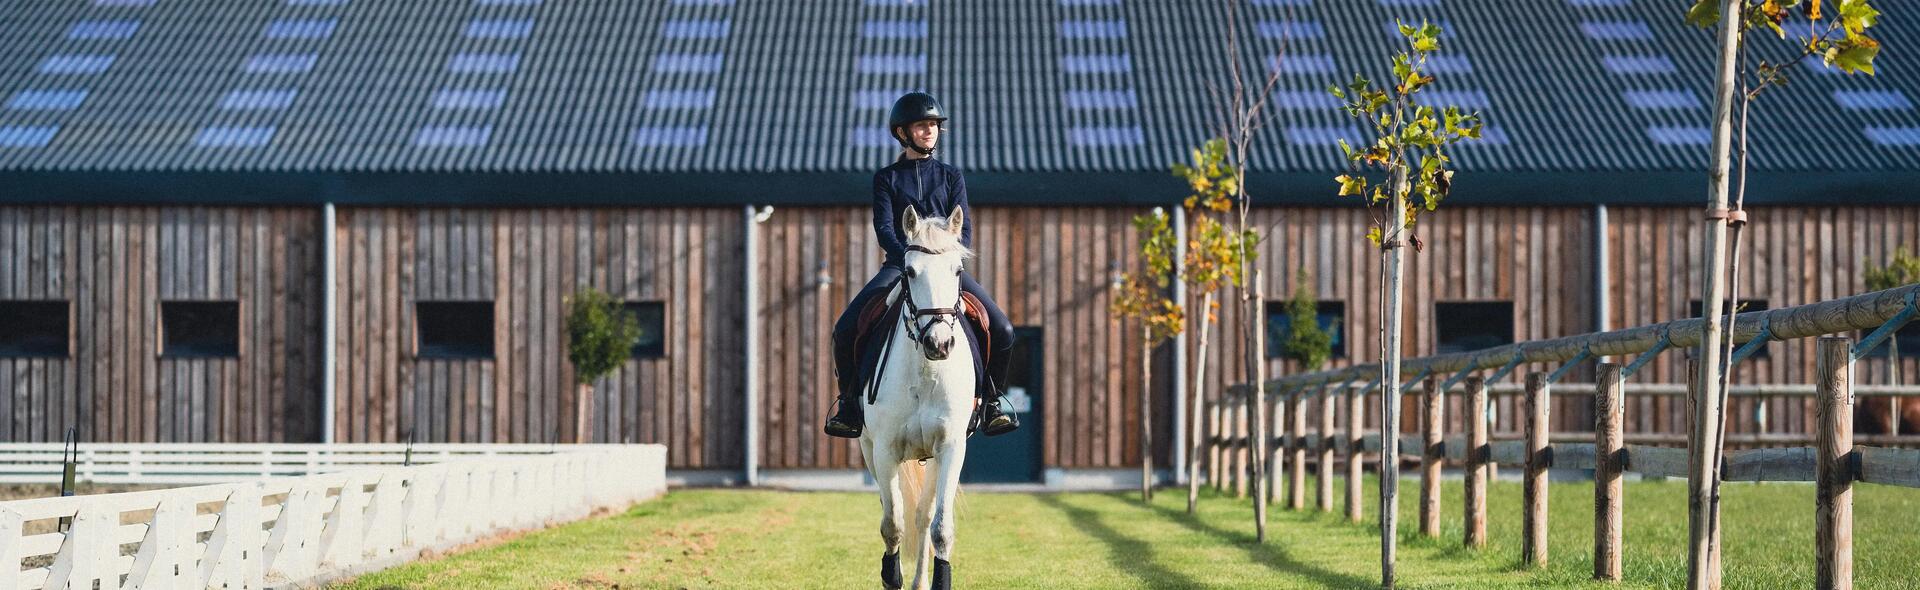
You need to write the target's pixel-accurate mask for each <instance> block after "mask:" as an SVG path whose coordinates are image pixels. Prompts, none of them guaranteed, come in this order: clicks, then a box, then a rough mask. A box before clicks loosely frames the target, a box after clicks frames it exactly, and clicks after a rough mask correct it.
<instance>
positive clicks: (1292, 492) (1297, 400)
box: [1287, 390, 1307, 510]
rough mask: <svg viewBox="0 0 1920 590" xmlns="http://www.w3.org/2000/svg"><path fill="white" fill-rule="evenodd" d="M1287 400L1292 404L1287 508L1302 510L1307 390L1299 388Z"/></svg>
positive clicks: (1305, 492) (1305, 476)
mask: <svg viewBox="0 0 1920 590" xmlns="http://www.w3.org/2000/svg"><path fill="white" fill-rule="evenodd" d="M1287 401H1288V402H1289V403H1291V404H1292V405H1293V407H1291V408H1288V410H1289V411H1288V412H1287V415H1288V416H1289V417H1290V418H1291V419H1292V420H1293V424H1292V426H1291V428H1290V430H1291V431H1292V432H1293V445H1292V446H1290V447H1288V448H1289V449H1290V454H1291V455H1292V458H1290V459H1288V460H1287V462H1288V465H1287V466H1288V467H1289V468H1291V469H1292V471H1289V472H1288V473H1287V476H1288V477H1289V478H1290V479H1291V480H1292V481H1288V482H1287V509H1288V510H1303V509H1306V507H1307V392H1306V391H1305V390H1301V391H1300V392H1299V393H1296V394H1294V395H1293V398H1292V399H1289V400H1287Z"/></svg>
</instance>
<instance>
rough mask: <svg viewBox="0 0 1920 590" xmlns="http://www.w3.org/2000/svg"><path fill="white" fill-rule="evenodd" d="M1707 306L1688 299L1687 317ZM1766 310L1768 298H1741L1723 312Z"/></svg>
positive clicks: (1762, 352)
mask: <svg viewBox="0 0 1920 590" xmlns="http://www.w3.org/2000/svg"><path fill="white" fill-rule="evenodd" d="M1723 307H1724V306H1723ZM1705 308H1706V306H1705V305H1702V301H1701V300H1699V299H1694V300H1691V301H1688V302H1687V314H1688V315H1687V317H1690V318H1697V317H1703V316H1705V315H1706V313H1707V311H1706V309H1705ZM1766 310H1767V300H1765V299H1741V300H1740V305H1739V306H1738V307H1730V308H1726V309H1722V310H1721V311H1723V312H1733V313H1750V312H1755V311H1766ZM1742 344H1744V343H1742ZM1905 345H1906V343H1904V342H1903V343H1901V346H1905ZM1735 348H1739V347H1738V346H1736V347H1735ZM1771 348H1773V344H1772V343H1768V344H1762V345H1760V349H1759V350H1755V351H1753V356H1749V357H1747V358H1749V359H1763V358H1767V356H1768V355H1767V350H1768V349H1771ZM1902 352H1903V354H1904V351H1902Z"/></svg>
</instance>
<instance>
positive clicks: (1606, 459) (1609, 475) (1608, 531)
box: [1593, 363, 1624, 581]
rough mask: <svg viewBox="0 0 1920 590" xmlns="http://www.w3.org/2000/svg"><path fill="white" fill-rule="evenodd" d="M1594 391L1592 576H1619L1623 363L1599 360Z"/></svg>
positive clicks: (1610, 579) (1614, 577) (1617, 578)
mask: <svg viewBox="0 0 1920 590" xmlns="http://www.w3.org/2000/svg"><path fill="white" fill-rule="evenodd" d="M1594 383H1595V385H1594V390H1595V391H1594V395H1593V402H1594V403H1593V406H1594V407H1593V411H1594V425H1593V436H1594V444H1593V453H1594V455H1593V578H1594V579H1596V580H1606V581H1618V580H1619V579H1620V533H1621V512H1620V495H1621V483H1620V480H1621V478H1620V472H1621V468H1622V467H1624V465H1621V459H1622V455H1623V453H1622V444H1621V429H1620V428H1621V426H1620V423H1621V411H1622V408H1621V406H1622V405H1624V404H1623V403H1622V402H1623V401H1624V399H1623V396H1622V393H1623V389H1624V388H1623V385H1622V379H1621V377H1620V365H1616V364H1613V363H1600V370H1599V371H1598V372H1597V373H1596V376H1595V377H1594Z"/></svg>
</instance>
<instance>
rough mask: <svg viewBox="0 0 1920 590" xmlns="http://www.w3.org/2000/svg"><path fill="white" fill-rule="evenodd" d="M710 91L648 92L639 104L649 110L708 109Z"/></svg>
mask: <svg viewBox="0 0 1920 590" xmlns="http://www.w3.org/2000/svg"><path fill="white" fill-rule="evenodd" d="M714 94H715V92H714V91H712V90H648V91H647V96H646V100H644V101H642V102H641V104H642V105H645V106H646V107H647V108H650V109H710V108H713V98H714Z"/></svg>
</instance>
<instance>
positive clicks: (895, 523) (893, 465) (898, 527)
mask: <svg viewBox="0 0 1920 590" xmlns="http://www.w3.org/2000/svg"><path fill="white" fill-rule="evenodd" d="M874 446H884V445H869V447H868V448H870V449H871V451H870V452H868V453H867V465H869V466H870V468H871V469H873V481H874V482H875V484H876V485H878V486H879V487H880V540H881V541H882V542H884V543H886V546H887V548H886V552H885V553H882V554H881V555H880V583H881V584H883V585H885V586H886V587H887V589H888V590H899V589H900V586H901V583H902V581H901V578H900V539H901V533H903V532H904V531H903V529H905V528H906V512H905V510H906V506H905V505H904V504H905V503H906V499H905V498H904V497H903V495H904V494H903V492H902V491H901V489H900V457H898V456H896V455H895V454H894V453H891V452H888V451H886V450H884V449H879V448H872V447H874Z"/></svg>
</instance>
